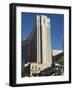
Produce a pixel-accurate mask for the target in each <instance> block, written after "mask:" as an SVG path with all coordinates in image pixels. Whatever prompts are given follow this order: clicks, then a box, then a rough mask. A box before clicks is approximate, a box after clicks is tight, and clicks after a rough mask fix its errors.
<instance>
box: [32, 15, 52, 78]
mask: <svg viewBox="0 0 73 90" xmlns="http://www.w3.org/2000/svg"><path fill="white" fill-rule="evenodd" d="M36 34H37V40H36V42H37V58H36V59H37V62H36V63H33V62H32V63H31V65H30V76H33V74H34V73H39V72H40V71H41V70H43V69H45V68H47V67H49V66H51V64H52V52H51V31H50V18H48V17H47V16H44V15H41V16H39V15H38V16H36Z"/></svg>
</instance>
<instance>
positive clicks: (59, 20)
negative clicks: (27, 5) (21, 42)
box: [21, 12, 64, 49]
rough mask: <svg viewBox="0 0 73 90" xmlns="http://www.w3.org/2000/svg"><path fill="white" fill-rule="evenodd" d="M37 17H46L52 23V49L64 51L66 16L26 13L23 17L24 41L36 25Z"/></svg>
mask: <svg viewBox="0 0 73 90" xmlns="http://www.w3.org/2000/svg"><path fill="white" fill-rule="evenodd" d="M36 15H46V16H48V17H50V21H51V45H52V49H63V37H64V15H63V14H44V13H41V14H39V13H24V12H22V16H21V25H22V26H21V29H22V39H23V38H27V37H28V36H29V35H30V32H31V31H32V29H33V26H34V25H35V17H36Z"/></svg>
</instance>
